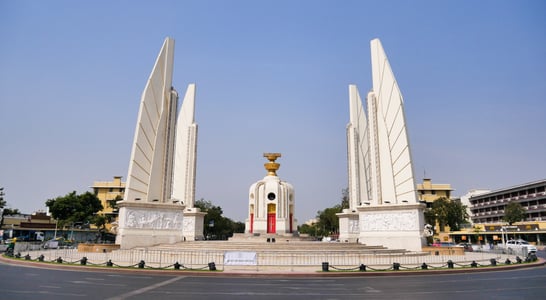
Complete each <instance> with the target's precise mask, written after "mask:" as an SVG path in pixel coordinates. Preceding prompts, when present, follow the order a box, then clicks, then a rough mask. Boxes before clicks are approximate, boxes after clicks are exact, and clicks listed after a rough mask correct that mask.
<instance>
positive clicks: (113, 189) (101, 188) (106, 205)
mask: <svg viewBox="0 0 546 300" xmlns="http://www.w3.org/2000/svg"><path fill="white" fill-rule="evenodd" d="M91 188H93V191H94V193H95V195H97V198H99V200H100V201H101V204H102V207H103V209H102V210H101V211H100V212H98V213H99V214H103V215H105V216H106V217H108V219H109V220H111V221H110V222H114V221H115V220H116V218H117V215H118V209H117V207H116V202H117V201H119V200H123V194H124V193H125V182H122V181H121V176H114V180H113V181H95V182H94V183H93V186H92V187H91ZM111 227H112V226H111V224H107V225H106V229H107V230H110V228H111Z"/></svg>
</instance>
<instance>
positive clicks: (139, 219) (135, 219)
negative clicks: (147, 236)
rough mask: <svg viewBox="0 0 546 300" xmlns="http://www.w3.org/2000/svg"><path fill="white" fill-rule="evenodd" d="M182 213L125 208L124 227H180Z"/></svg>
mask: <svg viewBox="0 0 546 300" xmlns="http://www.w3.org/2000/svg"><path fill="white" fill-rule="evenodd" d="M182 219H183V216H182V213H180V212H159V211H146V210H127V211H126V215H125V220H126V222H125V224H124V225H125V226H123V225H122V226H123V227H125V228H141V229H182Z"/></svg>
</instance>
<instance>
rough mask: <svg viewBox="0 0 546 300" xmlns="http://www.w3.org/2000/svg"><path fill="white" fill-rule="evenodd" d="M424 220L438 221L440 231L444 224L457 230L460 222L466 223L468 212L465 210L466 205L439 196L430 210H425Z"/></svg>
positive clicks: (433, 222) (432, 222) (431, 222)
mask: <svg viewBox="0 0 546 300" xmlns="http://www.w3.org/2000/svg"><path fill="white" fill-rule="evenodd" d="M425 220H426V221H427V222H430V224H435V223H436V222H438V223H439V225H440V230H441V231H443V230H444V228H445V226H446V225H447V226H449V227H450V228H451V230H452V231H457V230H459V229H460V228H461V225H462V224H464V223H468V221H467V220H468V213H467V212H466V206H464V205H462V204H461V203H460V202H458V201H451V200H450V199H447V198H445V197H441V198H438V199H436V200H434V202H433V203H432V207H431V209H430V211H428V212H425Z"/></svg>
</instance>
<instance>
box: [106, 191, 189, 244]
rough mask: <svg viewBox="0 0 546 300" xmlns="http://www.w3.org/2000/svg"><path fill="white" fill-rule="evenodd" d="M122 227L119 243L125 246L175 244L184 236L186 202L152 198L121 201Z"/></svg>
mask: <svg viewBox="0 0 546 300" xmlns="http://www.w3.org/2000/svg"><path fill="white" fill-rule="evenodd" d="M118 207H119V227H118V234H117V236H116V244H119V245H120V248H121V249H131V248H134V247H149V246H155V245H159V244H174V243H178V242H181V241H183V240H184V235H183V229H182V226H183V219H184V213H183V211H184V208H185V206H183V205H180V204H166V203H149V202H144V203H140V202H132V201H127V202H125V201H121V202H118Z"/></svg>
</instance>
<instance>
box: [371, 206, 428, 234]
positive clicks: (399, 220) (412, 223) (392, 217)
mask: <svg viewBox="0 0 546 300" xmlns="http://www.w3.org/2000/svg"><path fill="white" fill-rule="evenodd" d="M363 218H364V219H363V220H362V221H361V222H362V230H363V231H408V230H416V229H418V230H420V228H416V225H417V223H418V222H417V220H419V217H418V215H417V211H410V212H398V213H388V212H385V213H377V212H376V213H373V214H366V215H364V216H363Z"/></svg>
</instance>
